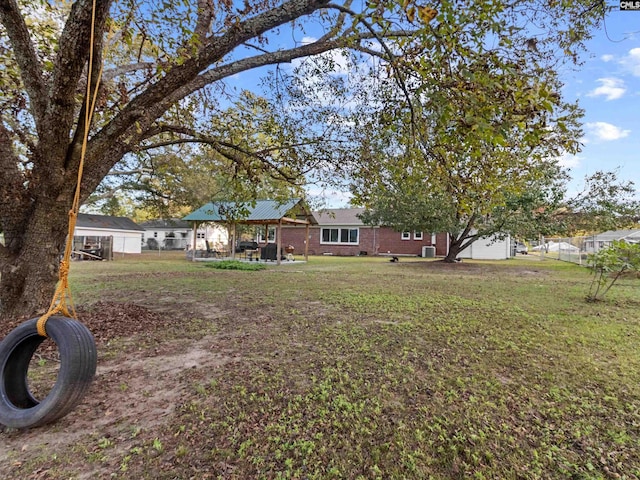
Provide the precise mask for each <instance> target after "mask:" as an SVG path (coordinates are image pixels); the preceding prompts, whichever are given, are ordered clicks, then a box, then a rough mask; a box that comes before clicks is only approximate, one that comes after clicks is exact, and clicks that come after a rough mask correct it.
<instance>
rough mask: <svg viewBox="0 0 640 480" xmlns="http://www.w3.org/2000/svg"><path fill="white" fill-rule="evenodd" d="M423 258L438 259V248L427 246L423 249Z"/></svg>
mask: <svg viewBox="0 0 640 480" xmlns="http://www.w3.org/2000/svg"><path fill="white" fill-rule="evenodd" d="M422 257H423V258H435V257H436V247H434V246H432V245H425V246H423V247H422Z"/></svg>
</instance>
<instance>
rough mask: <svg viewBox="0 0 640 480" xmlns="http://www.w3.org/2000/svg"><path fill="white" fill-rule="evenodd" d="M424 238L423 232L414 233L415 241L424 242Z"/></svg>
mask: <svg viewBox="0 0 640 480" xmlns="http://www.w3.org/2000/svg"><path fill="white" fill-rule="evenodd" d="M423 238H424V234H423V233H422V232H413V239H414V240H422V239H423Z"/></svg>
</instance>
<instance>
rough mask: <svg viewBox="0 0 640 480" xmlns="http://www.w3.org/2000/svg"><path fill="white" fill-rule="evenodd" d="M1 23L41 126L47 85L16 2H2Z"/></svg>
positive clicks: (7, 0) (0, 8) (34, 115)
mask: <svg viewBox="0 0 640 480" xmlns="http://www.w3.org/2000/svg"><path fill="white" fill-rule="evenodd" d="M0 21H1V22H2V24H3V25H4V27H5V29H6V31H7V34H8V35H9V41H10V42H11V46H12V47H13V51H14V57H15V59H16V61H17V62H18V66H19V67H20V76H21V78H22V82H23V83H24V86H25V89H26V90H27V95H28V96H29V99H30V105H31V114H32V115H33V118H34V120H35V122H36V124H38V125H39V124H41V123H42V121H43V117H44V112H45V111H46V108H47V98H48V97H47V94H46V84H45V82H44V79H43V77H42V65H40V60H38V55H37V54H36V51H35V49H34V47H33V43H32V42H31V37H30V35H29V29H28V28H27V25H26V23H25V20H24V17H23V16H22V13H21V12H20V9H19V7H18V3H17V2H16V0H2V2H0Z"/></svg>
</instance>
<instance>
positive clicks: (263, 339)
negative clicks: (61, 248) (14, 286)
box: [0, 255, 640, 479]
mask: <svg viewBox="0 0 640 480" xmlns="http://www.w3.org/2000/svg"><path fill="white" fill-rule="evenodd" d="M590 281H591V277H590V275H589V273H588V271H587V270H586V269H584V268H582V267H578V266H575V265H571V264H566V263H561V262H555V261H550V260H547V261H539V260H537V259H532V258H522V259H517V260H516V259H514V260H509V261H503V262H477V261H475V262H474V261H465V262H463V263H460V264H455V265H445V264H443V263H442V262H436V261H432V260H430V259H417V258H416V259H409V258H406V259H405V258H403V259H401V261H400V262H399V263H390V262H389V261H388V260H387V259H381V258H366V257H365V258H335V257H320V258H318V257H311V258H310V261H309V262H308V263H306V264H295V265H282V266H280V267H276V266H270V267H269V268H267V269H266V270H262V271H235V270H216V269H212V268H209V267H207V266H206V265H205V264H202V263H189V262H186V261H185V260H184V259H183V257H182V256H175V257H171V256H156V255H147V256H143V257H139V258H136V259H127V260H122V259H117V261H114V262H110V263H98V262H81V263H80V262H79V263H74V264H73V265H72V268H71V283H72V289H73V291H74V298H75V300H76V304H78V305H79V306H80V307H81V311H86V312H92V311H93V312H94V313H93V315H94V316H98V317H103V318H104V319H105V324H109V325H112V327H113V328H112V329H111V330H110V329H109V328H107V326H105V325H102V324H101V327H100V328H103V329H104V332H102V330H101V331H100V333H99V334H98V333H96V338H97V340H98V348H99V367H98V374H97V376H96V380H95V382H94V385H93V386H92V390H91V392H90V394H89V395H88V397H87V398H86V399H85V401H84V402H83V404H82V405H80V406H79V407H78V409H77V410H76V411H74V412H72V413H71V414H70V415H69V416H68V417H65V418H64V419H62V420H60V421H59V422H57V423H56V424H54V425H50V426H46V427H42V428H39V429H34V430H32V431H27V432H21V431H13V430H6V431H4V432H0V477H2V478H7V479H10V478H24V479H26V478H47V479H49V478H51V479H63V478H64V479H67V478H115V479H143V478H144V479H189V478H194V479H204V478H212V479H217V478H220V479H263V478H264V479H458V478H459V479H555V478H557V479H565V478H566V479H610V478H611V479H614V478H625V479H637V478H640V349H639V348H638V347H639V343H640V313H639V312H640V280H638V279H626V280H625V281H624V282H622V285H621V286H619V287H614V288H613V289H612V290H611V291H610V292H609V294H608V295H609V296H608V297H607V301H606V302H600V303H587V302H586V301H585V295H586V293H587V290H588V285H589V282H590ZM92 305H95V306H94V307H93V308H94V310H92V307H91V306H92ZM119 306H126V309H124V310H119V308H120V307H119ZM122 308H124V307H122ZM127 309H128V310H127ZM118 312H121V313H120V314H117V313H118ZM122 312H124V313H122ZM127 312H138V313H140V312H143V313H144V315H141V316H140V317H138V316H135V315H133V314H131V316H130V317H127ZM81 320H82V316H81ZM89 325H90V328H91V324H90V323H89ZM96 328H97V327H96ZM127 328H131V329H132V330H131V331H129V330H127Z"/></svg>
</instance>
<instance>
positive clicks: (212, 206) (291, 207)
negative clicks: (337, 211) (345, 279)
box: [183, 198, 317, 265]
mask: <svg viewBox="0 0 640 480" xmlns="http://www.w3.org/2000/svg"><path fill="white" fill-rule="evenodd" d="M183 220H186V221H188V222H192V224H193V246H192V248H193V251H194V252H195V248H196V246H195V243H196V231H197V229H198V225H200V224H201V223H204V222H212V223H222V224H225V225H227V226H228V227H230V228H229V229H230V231H231V239H230V240H231V242H230V243H231V246H232V248H231V258H235V244H236V227H237V225H256V226H264V229H265V235H264V238H265V239H268V234H269V226H270V225H275V227H276V263H277V264H278V265H280V263H281V261H282V255H281V252H282V226H283V225H293V226H296V225H299V226H301V227H302V226H304V227H305V238H306V239H307V240H308V239H309V227H310V225H312V224H317V222H316V220H315V218H314V217H313V215H312V214H311V210H310V209H309V207H308V206H307V205H306V203H305V202H304V201H303V200H302V199H299V198H298V199H291V200H287V201H284V202H280V201H277V200H257V201H256V202H255V203H249V202H247V203H238V202H225V201H221V202H210V203H207V204H206V205H203V206H202V207H200V208H198V209H197V210H195V211H193V212H191V213H190V214H189V215H187V216H186V217H184V218H183ZM304 259H305V261H307V260H308V259H309V242H308V241H305V244H304ZM193 260H195V254H194V255H193Z"/></svg>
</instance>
